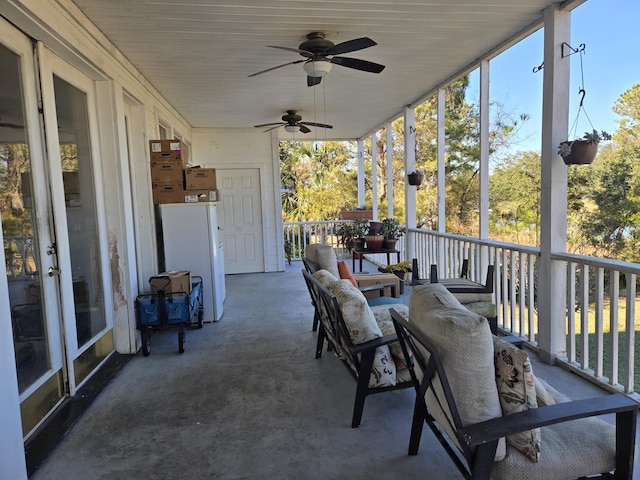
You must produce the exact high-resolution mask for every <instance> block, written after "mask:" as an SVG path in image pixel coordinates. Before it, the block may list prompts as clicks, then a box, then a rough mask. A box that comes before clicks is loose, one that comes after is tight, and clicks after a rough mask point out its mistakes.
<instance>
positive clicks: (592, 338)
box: [410, 229, 640, 398]
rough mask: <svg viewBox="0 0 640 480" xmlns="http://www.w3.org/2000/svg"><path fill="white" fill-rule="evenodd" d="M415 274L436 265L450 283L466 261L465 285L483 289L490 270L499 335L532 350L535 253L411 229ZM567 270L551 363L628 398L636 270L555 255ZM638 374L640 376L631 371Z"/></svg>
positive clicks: (633, 361) (631, 380) (633, 360)
mask: <svg viewBox="0 0 640 480" xmlns="http://www.w3.org/2000/svg"><path fill="white" fill-rule="evenodd" d="M410 234H412V235H414V236H415V244H416V252H417V257H418V263H419V268H420V271H421V272H428V271H429V270H428V266H429V265H431V264H436V265H438V274H439V275H440V276H442V277H445V276H457V275H458V274H459V273H458V272H459V271H460V267H461V264H462V260H463V259H465V258H467V259H469V278H470V279H471V280H474V281H477V282H480V283H484V275H486V266H487V265H494V268H495V277H494V301H495V304H496V305H497V307H498V308H497V310H498V312H497V313H498V327H499V328H501V329H502V330H505V331H507V332H509V333H511V334H513V335H518V336H520V337H522V338H525V339H526V340H527V342H528V343H529V344H530V345H531V346H532V347H534V348H535V347H537V341H536V339H537V334H538V325H539V324H538V321H539V318H538V299H537V292H536V285H537V282H538V281H542V279H540V278H539V271H538V262H537V259H538V258H539V255H540V250H539V249H538V248H533V247H526V246H522V245H514V244H508V243H501V242H493V241H488V240H479V239H475V238H471V237H465V236H460V235H450V234H441V233H437V232H432V231H427V230H418V229H414V230H411V231H410ZM552 261H555V262H562V263H563V264H564V265H565V266H566V268H567V292H566V304H565V305H566V306H571V308H567V307H565V308H566V311H565V316H566V319H567V322H566V327H565V334H566V342H567V343H566V345H567V351H566V357H560V358H559V359H558V362H559V363H560V364H561V365H562V366H564V367H566V368H568V369H571V370H573V371H575V372H576V373H579V374H581V375H582V376H585V377H586V378H589V379H590V380H591V381H593V382H594V383H597V384H599V385H600V386H603V387H605V388H608V389H610V390H616V391H623V392H624V393H627V394H633V396H634V397H636V398H640V397H639V396H638V395H637V394H636V393H635V388H636V385H637V384H638V378H637V377H636V370H638V369H637V368H636V356H635V327H636V325H640V319H637V318H636V308H635V307H636V302H637V301H638V299H637V296H636V290H637V288H636V283H637V276H638V274H640V265H639V264H636V263H626V262H619V261H615V260H607V259H601V258H597V257H587V256H580V255H571V254H554V255H552ZM638 373H639V374H640V371H638Z"/></svg>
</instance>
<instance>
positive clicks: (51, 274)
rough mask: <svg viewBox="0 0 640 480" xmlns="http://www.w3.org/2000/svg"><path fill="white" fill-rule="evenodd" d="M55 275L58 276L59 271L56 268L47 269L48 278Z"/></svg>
mask: <svg viewBox="0 0 640 480" xmlns="http://www.w3.org/2000/svg"><path fill="white" fill-rule="evenodd" d="M55 275H60V269H59V268H57V267H49V276H50V277H53V276H55Z"/></svg>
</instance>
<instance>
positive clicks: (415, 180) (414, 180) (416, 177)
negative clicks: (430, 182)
mask: <svg viewBox="0 0 640 480" xmlns="http://www.w3.org/2000/svg"><path fill="white" fill-rule="evenodd" d="M422 180H424V173H422V172H411V173H410V174H408V175H407V181H408V182H409V185H414V186H417V185H420V184H421V183H422Z"/></svg>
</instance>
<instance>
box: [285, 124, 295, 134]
mask: <svg viewBox="0 0 640 480" xmlns="http://www.w3.org/2000/svg"><path fill="white" fill-rule="evenodd" d="M284 129H285V130H286V131H287V132H289V133H295V132H297V131H298V127H296V126H295V125H285V126H284Z"/></svg>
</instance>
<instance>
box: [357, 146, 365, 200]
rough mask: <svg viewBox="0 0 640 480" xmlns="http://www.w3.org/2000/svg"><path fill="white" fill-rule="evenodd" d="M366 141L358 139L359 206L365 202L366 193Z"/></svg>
mask: <svg viewBox="0 0 640 480" xmlns="http://www.w3.org/2000/svg"><path fill="white" fill-rule="evenodd" d="M364 174H365V172H364V141H363V140H362V139H361V138H360V139H358V207H361V206H363V205H364V203H365V195H364Z"/></svg>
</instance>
